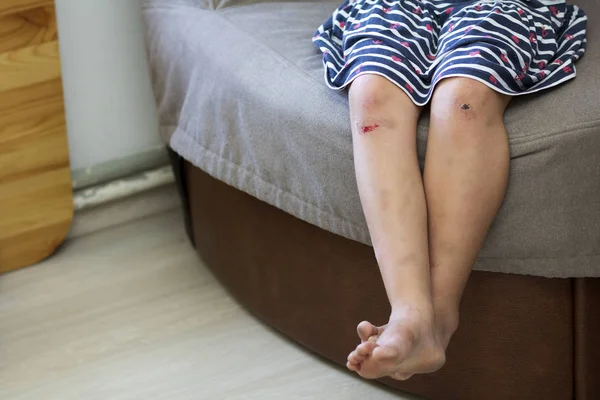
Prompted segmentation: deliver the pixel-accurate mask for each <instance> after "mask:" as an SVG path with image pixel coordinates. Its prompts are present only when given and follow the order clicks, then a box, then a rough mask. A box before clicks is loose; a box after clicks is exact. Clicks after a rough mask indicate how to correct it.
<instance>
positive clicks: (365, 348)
mask: <svg viewBox="0 0 600 400" xmlns="http://www.w3.org/2000/svg"><path fill="white" fill-rule="evenodd" d="M376 347H377V343H375V342H372V341H367V342H363V343H361V344H359V345H358V347H357V348H356V353H357V354H358V355H359V356H360V357H362V358H363V359H364V358H367V357H369V356H370V355H371V354H373V350H375V348H376Z"/></svg>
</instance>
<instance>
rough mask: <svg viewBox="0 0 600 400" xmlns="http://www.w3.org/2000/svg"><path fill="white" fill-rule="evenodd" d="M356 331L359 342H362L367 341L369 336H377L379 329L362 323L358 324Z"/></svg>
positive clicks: (364, 322) (365, 322)
mask: <svg viewBox="0 0 600 400" xmlns="http://www.w3.org/2000/svg"><path fill="white" fill-rule="evenodd" d="M356 331H357V332H358V337H360V340H362V341H363V342H365V341H367V340H369V338H370V337H371V336H374V335H377V334H379V329H378V328H377V327H376V326H375V325H373V324H372V323H370V322H368V321H363V322H361V323H360V324H358V327H357V328H356Z"/></svg>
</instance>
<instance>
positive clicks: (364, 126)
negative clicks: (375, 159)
mask: <svg viewBox="0 0 600 400" xmlns="http://www.w3.org/2000/svg"><path fill="white" fill-rule="evenodd" d="M380 126H381V125H379V124H370V125H367V124H362V125H359V127H358V128H359V132H360V133H361V134H363V135H368V134H369V133H371V132H373V131H375V130H376V129H377V128H379V127H380Z"/></svg>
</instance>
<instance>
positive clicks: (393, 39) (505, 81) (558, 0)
mask: <svg viewBox="0 0 600 400" xmlns="http://www.w3.org/2000/svg"><path fill="white" fill-rule="evenodd" d="M586 23H587V17H586V15H585V13H584V12H583V11H582V10H581V9H580V8H579V7H577V6H573V5H568V4H566V3H565V1H564V0H501V1H491V0H490V1H485V0H483V1H482V0H476V1H471V0H447V1H438V0H346V1H345V2H344V3H343V4H342V5H341V6H340V7H339V8H337V9H336V10H335V11H334V12H333V15H332V16H331V17H330V18H329V19H328V20H327V21H325V23H324V24H323V25H321V26H320V27H319V28H318V30H317V32H316V34H315V36H314V37H313V42H314V43H315V44H316V45H317V46H318V47H319V49H320V50H321V51H322V52H323V65H324V67H325V81H326V83H327V85H328V86H329V87H331V88H332V89H343V88H345V87H346V86H348V85H349V84H350V83H351V82H352V81H353V80H354V79H355V78H356V77H357V76H360V75H362V74H376V75H381V76H383V77H385V78H387V79H389V80H390V81H391V82H393V83H394V84H396V85H397V86H398V87H399V88H400V89H402V90H403V91H404V92H405V93H406V94H407V95H408V96H409V97H410V98H411V99H412V100H413V102H414V103H415V104H417V105H424V104H426V103H427V102H428V101H429V99H430V98H431V95H432V93H433V89H434V87H435V85H436V83H437V82H439V80H440V79H443V78H447V77H452V76H461V77H468V78H471V79H475V80H477V81H479V82H481V83H484V84H485V85H487V86H489V87H490V88H492V89H494V90H496V91H498V92H500V93H504V94H507V95H511V96H516V95H521V94H527V93H533V92H537V91H540V90H543V89H547V88H550V87H552V86H556V85H558V84H560V83H562V82H565V81H567V80H569V79H571V78H574V77H575V65H574V62H575V61H576V60H577V59H579V58H580V57H581V56H582V55H583V53H584V52H585V47H586V38H585V35H586Z"/></svg>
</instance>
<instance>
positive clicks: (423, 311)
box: [390, 301, 435, 321]
mask: <svg viewBox="0 0 600 400" xmlns="http://www.w3.org/2000/svg"><path fill="white" fill-rule="evenodd" d="M405 318H411V319H412V318H418V319H427V320H431V321H433V319H434V318H435V313H434V308H433V306H432V304H431V302H429V301H414V302H409V301H403V302H395V303H393V304H392V312H391V314H390V319H405Z"/></svg>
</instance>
